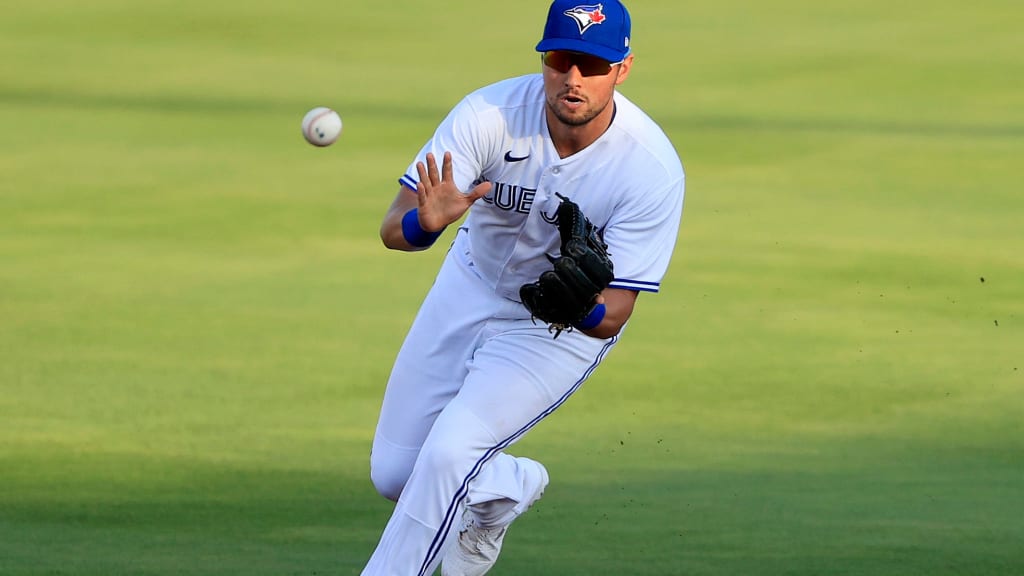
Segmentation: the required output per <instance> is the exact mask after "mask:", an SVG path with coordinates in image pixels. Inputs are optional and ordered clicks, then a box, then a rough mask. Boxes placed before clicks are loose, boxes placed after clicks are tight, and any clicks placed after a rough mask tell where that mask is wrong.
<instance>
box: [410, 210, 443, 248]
mask: <svg viewBox="0 0 1024 576" xmlns="http://www.w3.org/2000/svg"><path fill="white" fill-rule="evenodd" d="M442 232H444V228H441V229H440V230H438V231H437V232H427V231H426V230H424V229H423V228H422V227H421V226H420V213H419V209H418V208H413V209H412V210H409V211H408V212H406V213H405V216H402V236H404V237H405V241H406V242H408V243H409V244H411V245H413V246H415V247H417V248H426V247H427V246H430V245H431V244H433V243H434V242H436V241H437V239H438V238H440V237H441V233H442Z"/></svg>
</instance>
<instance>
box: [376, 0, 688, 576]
mask: <svg viewBox="0 0 1024 576" xmlns="http://www.w3.org/2000/svg"><path fill="white" fill-rule="evenodd" d="M536 49H537V51H538V52H540V53H541V55H542V65H541V72H540V73H539V74H531V75H528V76H523V77H519V78H512V79H508V80H504V81H501V82H498V83H496V84H493V85H491V86H487V87H484V88H482V89H479V90H477V91H475V92H473V93H471V94H469V95H468V96H466V97H465V98H464V99H463V100H462V101H461V102H460V103H459V104H458V105H457V106H455V108H454V109H453V110H452V111H451V112H450V113H449V115H448V116H447V117H446V118H445V119H444V121H443V122H442V123H441V124H440V125H439V126H438V128H437V130H436V132H435V133H434V135H433V137H432V138H431V139H430V140H429V141H428V142H427V143H426V145H425V146H424V147H423V148H422V150H420V152H419V154H418V155H417V156H416V159H415V160H414V161H413V163H412V164H411V165H410V166H409V168H408V170H407V171H406V172H405V174H404V175H403V176H402V177H401V178H400V179H399V182H400V184H401V188H400V190H399V192H398V195H397V196H396V198H395V200H394V202H393V203H392V204H391V206H390V208H389V209H388V210H387V213H386V215H385V216H384V220H383V223H382V225H381V230H380V235H381V238H382V240H383V242H384V244H385V246H387V247H388V248H391V249H395V250H405V251H416V250H424V249H427V248H429V247H430V246H431V245H433V243H434V242H435V241H436V240H437V238H438V237H439V236H440V235H441V233H442V232H443V231H444V230H445V228H446V227H447V226H449V225H452V224H454V223H455V222H457V221H459V220H460V219H461V218H462V217H463V216H464V215H465V216H466V218H465V221H464V223H463V224H462V225H461V226H460V227H459V228H458V230H457V231H456V232H455V234H454V236H455V238H454V241H453V243H452V245H451V247H450V249H449V250H448V254H447V256H446V258H445V260H444V263H443V264H442V266H441V269H440V271H439V272H438V275H437V278H436V280H435V282H434V284H433V286H432V287H431V289H430V291H429V293H428V294H427V296H426V299H425V301H424V302H423V304H422V307H421V308H420V310H419V313H418V314H417V315H416V318H415V320H414V321H413V324H412V327H411V328H410V329H409V332H408V335H407V336H406V339H405V341H404V343H403V344H402V347H401V349H400V350H399V352H398V356H397V359H396V360H395V364H394V367H393V369H392V372H391V376H390V379H389V380H388V384H387V389H386V391H385V393H384V399H383V405H382V408H381V413H380V419H379V421H378V424H377V429H376V433H375V436H374V440H373V449H372V455H371V466H370V467H371V470H370V475H371V479H372V481H373V484H374V486H375V487H376V489H377V490H378V491H379V492H380V493H381V494H382V495H383V496H385V497H387V498H389V499H391V500H394V501H396V502H397V504H396V506H395V509H394V512H393V514H392V516H391V518H390V520H389V522H388V523H387V526H386V527H385V528H384V532H383V534H382V535H381V538H380V542H379V544H378V545H377V548H376V550H375V551H374V553H373V555H372V557H371V558H370V560H369V562H368V563H367V565H366V567H365V569H364V570H363V574H364V575H371V576H383V575H389V576H413V575H418V576H427V575H430V574H433V573H434V571H435V569H436V568H437V567H438V565H440V566H441V573H442V575H444V576H468V575H480V574H484V573H486V572H487V571H488V570H489V569H490V568H491V566H493V565H494V562H495V560H496V559H497V556H498V552H499V550H500V548H501V545H502V541H503V539H504V536H505V533H506V529H507V528H508V527H509V525H510V524H511V523H512V521H513V520H515V519H516V518H517V517H518V516H519V515H521V514H522V513H524V512H525V511H526V510H527V509H528V508H529V507H530V506H531V505H533V504H534V503H535V502H536V501H537V500H538V499H539V498H540V497H541V494H542V493H543V491H544V489H545V487H546V486H547V484H548V473H547V470H546V469H545V468H544V466H543V465H542V464H540V463H539V462H537V461H534V460H531V459H528V458H524V457H516V456H513V455H512V454H510V453H509V452H508V450H509V449H510V448H511V447H512V445H513V444H514V443H515V442H516V441H518V440H519V439H521V438H522V437H523V436H524V435H525V434H526V433H527V432H529V431H530V430H531V429H532V428H533V427H534V426H536V425H537V424H539V423H540V422H541V421H542V420H544V418H546V417H547V416H549V415H550V414H552V413H553V412H554V411H555V410H556V409H558V407H559V406H561V405H562V404H563V403H565V402H566V401H567V400H568V398H569V397H570V396H571V395H572V394H573V393H575V392H576V391H577V390H578V389H579V388H580V386H581V385H582V384H583V382H584V381H585V380H586V379H587V378H588V377H589V376H590V375H591V374H592V373H593V372H594V370H595V369H596V368H597V367H598V365H599V364H600V363H601V362H602V361H603V360H604V358H605V357H606V356H607V355H608V353H609V351H610V350H611V349H612V347H614V346H615V344H616V342H617V341H618V340H619V337H620V335H621V332H622V330H623V328H624V326H625V325H626V322H627V320H628V319H629V317H630V314H631V313H632V311H633V306H634V303H635V301H636V298H637V295H638V293H640V292H658V290H659V288H660V283H661V279H662V277H663V275H664V274H665V271H666V269H667V267H668V264H669V259H670V257H671V254H672V249H673V247H674V245H675V241H676V236H677V232H678V228H679V222H680V218H681V215H682V208H683V190H684V174H683V168H682V165H681V163H680V160H679V157H678V155H677V153H676V151H675V149H674V148H673V146H672V144H671V143H670V142H669V140H668V138H667V137H666V136H665V134H664V133H663V132H662V130H661V129H660V128H659V127H658V126H657V125H656V124H655V123H654V122H653V121H652V120H651V119H650V118H649V117H648V116H647V115H646V114H644V113H643V112H642V111H641V110H640V109H639V108H638V107H637V106H636V105H634V104H633V103H632V102H630V101H629V100H628V99H626V98H625V97H624V96H623V95H622V94H620V93H618V92H617V90H616V87H617V86H618V85H620V84H622V83H623V82H624V81H625V80H626V79H627V78H628V77H629V74H630V70H631V68H632V65H633V58H634V57H633V54H632V53H631V51H630V17H629V13H628V12H627V11H626V8H625V7H624V6H623V5H622V4H620V3H619V2H618V0H604V1H603V2H600V3H597V4H581V3H579V0H555V1H554V3H553V4H552V5H551V7H550V9H549V12H548V16H547V21H546V24H545V27H544V34H543V38H542V39H541V41H540V43H539V44H537V47H536ZM467 211H468V215H467Z"/></svg>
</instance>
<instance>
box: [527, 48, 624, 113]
mask: <svg viewBox="0 0 1024 576" xmlns="http://www.w3.org/2000/svg"><path fill="white" fill-rule="evenodd" d="M542 59H543V62H544V92H545V95H546V97H547V104H548V110H549V111H550V112H551V114H553V115H554V117H555V118H557V119H558V121H560V122H561V123H563V124H565V125H567V126H583V125H585V124H587V123H589V122H590V121H591V120H593V119H594V118H597V117H598V116H601V115H602V113H603V112H605V110H606V109H607V108H608V104H609V103H610V102H611V101H612V96H614V94H615V87H616V86H618V85H619V84H621V83H622V82H624V81H625V80H626V76H628V75H629V70H630V67H631V66H632V64H633V55H632V54H631V55H629V56H627V57H626V59H625V60H623V61H622V62H617V63H611V62H608V61H606V60H602V59H600V58H597V57H596V56H590V55H588V54H580V53H577V52H566V51H562V50H558V51H554V52H545V53H544V54H543V56H542ZM608 113H609V114H610V113H611V111H610V110H609V111H608Z"/></svg>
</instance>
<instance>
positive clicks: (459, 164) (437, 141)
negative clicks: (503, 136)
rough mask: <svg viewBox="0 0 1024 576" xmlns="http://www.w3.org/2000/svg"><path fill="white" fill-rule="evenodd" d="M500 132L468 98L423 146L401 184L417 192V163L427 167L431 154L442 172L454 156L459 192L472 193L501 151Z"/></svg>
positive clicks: (400, 180)
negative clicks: (448, 157) (447, 155)
mask: <svg viewBox="0 0 1024 576" xmlns="http://www.w3.org/2000/svg"><path fill="white" fill-rule="evenodd" d="M496 128H497V127H496V126H495V125H494V123H493V122H487V121H486V118H483V117H481V115H480V114H478V113H477V110H476V109H475V108H474V106H473V95H470V96H467V97H466V98H464V99H463V100H462V101H461V102H459V104H457V105H456V106H455V108H453V109H452V110H451V112H449V113H448V116H447V117H445V119H444V121H442V122H441V124H440V125H438V127H437V130H435V131H434V135H433V136H432V137H431V138H430V140H428V141H427V143H426V144H424V145H423V148H421V149H420V151H419V153H418V154H417V155H416V158H415V159H414V160H413V161H412V163H410V164H409V167H408V168H407V169H406V171H405V174H403V175H402V177H401V178H399V179H398V182H399V183H400V184H401V185H403V186H405V187H407V188H409V189H411V190H413V191H415V190H416V184H417V183H418V182H419V173H418V172H417V170H416V163H417V162H423V163H426V161H427V154H428V153H432V154H433V155H434V158H436V160H437V168H438V170H440V169H441V162H442V159H443V158H444V153H445V152H451V154H452V176H453V177H454V179H455V184H456V185H457V186H458V188H459V190H462V191H463V192H468V191H469V190H470V189H471V188H472V187H473V186H474V185H475V184H476V183H478V181H479V180H480V177H481V174H483V171H484V168H485V167H486V166H487V165H488V163H489V158H491V157H492V156H493V154H494V150H495V149H497V141H498V139H497V138H495V137H494V136H495V135H496V133H497V130H496Z"/></svg>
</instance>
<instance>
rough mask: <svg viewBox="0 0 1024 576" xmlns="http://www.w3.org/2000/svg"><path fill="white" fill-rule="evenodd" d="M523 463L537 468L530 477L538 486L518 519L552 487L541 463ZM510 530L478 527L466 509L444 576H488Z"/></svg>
mask: <svg viewBox="0 0 1024 576" xmlns="http://www.w3.org/2000/svg"><path fill="white" fill-rule="evenodd" d="M521 460H522V461H523V462H529V463H531V464H533V466H534V469H533V471H534V474H531V475H530V476H532V477H533V479H534V481H535V485H534V487H533V492H532V494H530V497H529V498H528V499H527V500H526V501H524V502H522V503H520V504H519V505H517V506H516V507H515V515H516V516H518V515H520V514H522V513H523V512H526V510H527V509H528V508H529V507H530V506H532V505H533V504H534V502H536V501H537V500H540V497H541V496H543V495H544V489H545V488H546V487H547V485H548V471H547V470H546V469H545V468H544V466H543V465H542V464H541V463H540V462H536V461H533V460H529V459H527V458H522V459H521ZM506 530H508V525H507V524H506V525H505V526H498V527H495V528H483V527H481V526H478V525H477V523H476V516H475V515H474V514H473V511H472V510H470V509H469V508H466V511H465V512H464V513H463V515H462V526H461V527H460V528H459V538H458V540H457V541H455V542H454V543H452V545H451V547H450V548H449V549H448V552H447V553H445V556H444V560H443V561H442V562H441V576H483V575H484V574H486V573H487V571H488V570H490V569H491V568H492V567H493V566H494V563H495V562H497V561H498V554H499V553H500V552H501V542H502V540H504V539H505V531H506Z"/></svg>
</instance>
